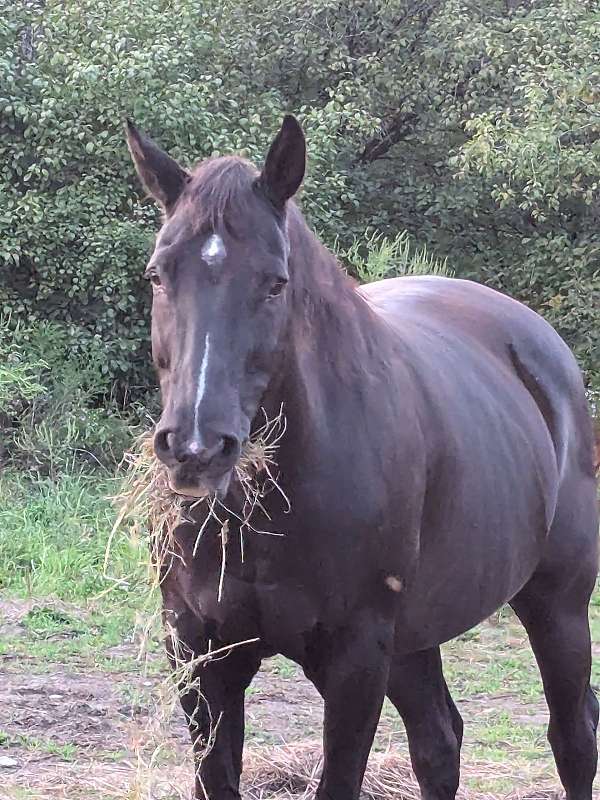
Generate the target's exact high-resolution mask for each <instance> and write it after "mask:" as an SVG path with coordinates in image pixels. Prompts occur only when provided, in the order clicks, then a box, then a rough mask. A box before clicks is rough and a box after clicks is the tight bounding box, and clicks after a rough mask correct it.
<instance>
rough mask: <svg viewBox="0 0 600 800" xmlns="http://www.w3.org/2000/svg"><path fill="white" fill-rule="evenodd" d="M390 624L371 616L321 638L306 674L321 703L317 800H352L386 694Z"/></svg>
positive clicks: (390, 635)
mask: <svg viewBox="0 0 600 800" xmlns="http://www.w3.org/2000/svg"><path fill="white" fill-rule="evenodd" d="M392 641H393V624H392V623H391V622H390V621H389V620H382V619H380V618H378V617H377V616H375V615H364V616H361V619H360V621H357V623H356V624H353V625H352V627H351V628H347V629H345V630H344V631H343V632H341V633H338V634H334V635H332V636H331V637H327V642H326V644H325V646H324V647H323V650H322V652H323V656H322V659H321V660H320V661H319V660H318V657H317V659H315V662H316V663H315V669H314V671H313V670H310V672H311V674H310V677H311V678H312V679H313V681H314V683H315V685H316V687H317V689H318V690H319V692H320V694H321V695H322V697H323V700H324V712H325V713H324V730H323V749H324V753H323V756H324V758H323V774H322V776H321V781H320V783H319V788H318V789H317V795H316V797H317V800H357V799H358V797H359V793H360V787H361V784H362V780H363V776H364V772H365V768H366V765H367V759H368V757H369V752H370V750H371V745H372V744H373V737H374V736H375V731H376V729H377V723H378V722H379V716H380V714H381V706H382V704H383V699H384V696H385V692H386V687H387V681H388V674H389V665H390V660H391V652H392Z"/></svg>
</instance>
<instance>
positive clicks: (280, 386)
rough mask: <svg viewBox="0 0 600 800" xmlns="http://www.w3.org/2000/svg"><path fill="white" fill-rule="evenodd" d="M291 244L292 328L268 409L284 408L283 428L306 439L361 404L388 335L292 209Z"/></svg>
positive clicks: (332, 259) (348, 279)
mask: <svg viewBox="0 0 600 800" xmlns="http://www.w3.org/2000/svg"><path fill="white" fill-rule="evenodd" d="M290 245H291V248H290V287H289V290H290V294H291V296H290V321H289V329H288V336H287V341H286V347H285V352H284V354H283V358H282V363H281V369H280V371H279V378H278V380H277V381H276V382H275V384H274V385H273V387H272V389H271V391H269V393H268V394H269V405H270V406H271V407H272V409H273V410H276V409H279V408H280V407H281V406H282V405H283V407H284V413H285V414H286V416H287V417H288V423H291V422H293V420H291V419H290V415H293V416H294V417H296V418H297V419H296V422H297V424H300V422H298V421H299V420H301V424H302V426H303V428H304V432H305V435H309V434H310V428H311V426H317V427H318V426H320V425H323V424H327V422H328V421H331V420H333V419H335V418H336V416H338V415H339V414H340V412H341V411H342V408H341V407H340V404H345V403H346V402H359V401H360V399H361V395H362V394H364V392H365V391H366V389H365V386H364V380H362V378H363V376H364V370H365V369H369V367H370V366H373V358H375V359H377V358H378V351H379V349H380V348H385V345H386V341H385V339H386V336H387V332H386V330H385V325H384V324H383V323H382V322H381V320H379V319H378V318H377V316H376V315H375V314H374V312H373V311H372V310H371V308H370V307H369V306H368V305H367V303H366V301H365V300H364V299H363V297H361V296H360V295H359V294H358V293H357V292H356V291H355V289H354V286H353V283H352V281H351V279H350V278H348V276H347V275H346V274H345V273H344V272H343V270H342V269H341V267H340V266H339V264H338V263H337V261H336V259H335V257H334V256H333V255H332V253H330V252H329V251H328V250H327V249H326V248H325V247H324V246H323V245H322V244H321V243H320V242H319V241H318V239H317V238H316V237H315V236H314V234H313V233H312V232H311V231H310V230H309V228H308V227H307V226H306V224H305V223H304V220H303V219H302V218H301V216H300V214H299V212H298V211H297V210H295V209H294V216H293V217H292V219H291V220H290Z"/></svg>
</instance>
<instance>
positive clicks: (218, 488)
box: [169, 469, 232, 500]
mask: <svg viewBox="0 0 600 800" xmlns="http://www.w3.org/2000/svg"><path fill="white" fill-rule="evenodd" d="M180 473H181V471H180V470H177V469H173V470H169V486H170V488H171V490H172V491H173V492H175V494H178V495H180V496H181V497H185V498H187V499H189V500H204V499H205V498H206V497H217V498H219V499H223V498H224V497H225V495H226V494H227V491H228V489H229V484H230V482H231V473H232V470H231V469H228V470H227V471H226V472H224V473H222V474H221V475H216V476H213V475H200V476H197V477H196V476H194V479H193V480H191V479H190V478H191V477H192V476H190V475H185V474H184V475H182V474H180Z"/></svg>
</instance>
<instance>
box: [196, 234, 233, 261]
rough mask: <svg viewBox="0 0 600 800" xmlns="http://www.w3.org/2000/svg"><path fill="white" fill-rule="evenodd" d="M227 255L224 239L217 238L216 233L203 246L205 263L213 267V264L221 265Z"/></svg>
mask: <svg viewBox="0 0 600 800" xmlns="http://www.w3.org/2000/svg"><path fill="white" fill-rule="evenodd" d="M226 255H227V250H226V249H225V244H224V242H223V239H221V237H220V236H217V234H216V233H213V234H211V236H209V237H208V239H207V240H206V241H205V242H204V244H203V246H202V258H203V259H204V261H206V263H207V264H208V265H209V266H212V265H213V264H219V263H220V262H221V261H223V259H224V258H225V256H226Z"/></svg>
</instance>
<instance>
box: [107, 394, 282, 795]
mask: <svg viewBox="0 0 600 800" xmlns="http://www.w3.org/2000/svg"><path fill="white" fill-rule="evenodd" d="M263 415H264V422H263V424H262V425H261V426H260V427H259V428H258V429H257V430H256V431H255V432H254V434H253V435H252V437H251V439H250V440H249V441H248V442H246V444H245V445H244V448H243V450H242V454H241V457H240V460H239V462H238V464H237V465H236V467H235V468H234V473H235V474H234V478H233V480H234V481H236V482H237V485H238V486H239V488H240V490H241V502H240V508H239V511H237V512H236V511H233V510H232V509H230V508H228V507H227V506H226V505H225V504H224V503H223V502H222V501H221V500H220V499H218V498H217V497H216V496H214V495H210V494H208V493H207V494H206V495H205V496H204V497H200V498H188V497H185V496H182V495H180V494H177V493H176V492H175V491H174V490H173V489H172V488H171V486H170V482H169V475H168V471H167V468H166V467H165V466H164V464H163V463H162V462H161V461H159V459H158V458H157V457H156V454H155V452H154V445H153V439H154V436H153V432H152V431H147V432H145V433H143V434H142V435H141V436H140V437H139V438H138V439H137V440H136V442H135V444H134V447H133V448H132V450H131V451H130V452H128V453H127V454H126V455H125V457H124V460H123V465H122V466H123V467H124V468H125V469H124V477H123V483H122V488H121V492H120V493H119V494H118V495H117V496H116V497H114V498H113V502H114V503H115V504H116V506H117V508H118V513H117V517H116V520H115V523H114V525H113V528H112V531H111V534H110V536H109V540H108V543H107V548H106V553H105V562H104V573H105V575H107V570H108V565H109V559H110V553H111V549H112V544H113V541H114V538H115V536H116V534H117V532H118V531H122V530H123V529H125V530H126V532H127V533H128V535H129V538H130V541H132V540H135V541H136V542H137V544H138V545H139V544H141V543H143V541H144V540H146V541H147V545H148V546H147V547H145V548H144V547H138V552H139V553H140V560H141V561H143V563H144V565H145V566H146V568H147V572H148V577H149V579H150V580H149V594H148V597H147V600H148V601H149V605H150V606H151V607H153V608H154V613H152V614H151V615H150V616H149V617H148V618H147V619H146V620H144V621H141V620H140V622H139V623H138V626H139V627H140V628H141V636H140V651H139V654H138V658H139V659H141V658H142V657H143V655H144V653H145V651H146V649H147V644H148V641H149V639H150V637H151V632H152V630H153V629H155V628H156V623H157V622H158V619H159V617H160V616H161V612H160V610H159V603H158V598H157V596H156V594H157V593H156V590H157V588H158V587H159V586H160V583H161V582H162V581H163V580H164V579H165V577H166V576H167V575H168V573H169V570H170V569H171V566H172V564H173V561H174V559H176V558H181V557H182V556H181V554H180V553H178V551H177V545H176V540H175V536H174V533H175V530H176V528H177V527H178V525H180V524H181V523H182V522H192V523H195V524H196V525H197V526H198V530H197V532H196V541H195V545H194V549H193V554H194V556H195V555H196V550H197V547H198V543H199V541H200V539H201V537H202V535H203V534H204V532H205V530H206V528H207V526H208V524H209V522H210V521H211V520H212V521H214V522H215V523H216V527H217V531H218V533H219V535H220V539H221V546H222V557H221V570H220V577H219V583H218V587H217V596H218V599H219V600H220V599H221V596H222V592H223V582H224V578H225V565H226V548H227V543H228V531H229V524H230V520H231V518H235V519H236V520H237V521H238V523H239V528H240V547H241V548H242V559H243V555H244V554H243V534H244V532H246V533H247V532H254V533H269V534H271V535H273V533H274V532H273V531H261V530H259V529H258V528H256V527H254V525H253V522H252V520H253V518H254V515H255V513H256V511H257V510H260V511H261V513H262V514H263V515H264V516H265V517H266V518H267V519H269V520H270V517H269V514H268V512H267V511H266V509H265V507H264V505H263V502H262V500H263V498H264V496H265V495H266V494H267V492H270V491H273V490H276V491H278V492H279V494H280V495H281V497H282V498H283V501H284V503H285V505H284V510H285V511H288V510H289V508H290V506H289V501H288V499H287V497H286V495H285V493H284V492H283V490H282V489H281V488H280V486H279V485H278V483H277V480H278V474H277V469H276V461H275V455H276V451H277V448H278V445H279V442H280V440H281V438H282V436H283V435H284V433H285V429H286V423H285V417H284V415H283V408H280V410H279V413H278V415H277V416H276V417H275V418H274V419H268V418H267V415H266V413H265V412H264V411H263ZM195 509H198V513H196V514H194V516H193V517H192V512H193V511H194V510H195ZM202 517H204V519H203V520H202ZM198 519H199V520H201V522H200V523H198V521H197V520H198ZM274 535H281V534H277V533H275V534H274ZM107 577H110V576H109V575H107ZM113 580H115V581H118V580H119V579H117V578H114V579H113ZM140 623H141V624H140ZM163 628H164V631H165V633H166V644H167V648H168V650H169V654H170V656H171V666H172V669H171V671H170V673H169V675H168V676H167V678H166V679H165V680H164V681H163V683H162V684H161V685H160V687H159V688H158V691H157V692H156V693H155V697H154V703H153V708H152V712H151V714H150V718H149V721H148V724H147V726H146V728H145V730H144V731H140V733H139V737H138V739H137V741H136V743H135V747H134V751H135V757H136V764H135V770H134V778H133V782H132V784H131V786H130V792H129V796H131V797H134V798H135V799H136V800H138V798H148V800H150V798H155V797H160V796H162V791H163V789H162V788H161V787H163V786H164V777H165V776H164V775H163V774H162V770H161V769H160V765H161V764H162V763H163V761H164V758H165V755H166V752H168V749H169V747H168V741H169V735H168V732H169V727H170V723H171V721H172V719H173V718H174V716H175V715H176V709H178V707H179V703H180V698H181V695H182V694H187V693H189V692H195V693H196V696H197V698H198V700H197V707H196V711H195V712H194V715H196V714H198V715H199V714H200V713H202V714H207V715H208V718H209V721H210V725H209V732H208V736H207V739H206V740H205V741H203V742H202V744H203V748H202V754H201V755H200V757H197V759H196V768H197V769H198V768H199V766H200V764H201V763H202V760H203V759H204V758H206V756H207V755H208V753H209V752H210V750H211V748H212V747H213V745H214V740H215V736H216V733H217V730H218V727H219V723H220V718H217V719H214V718H213V717H212V715H211V709H210V707H209V705H208V702H207V701H206V698H205V697H204V695H203V694H202V692H201V688H200V678H199V675H200V670H201V667H202V666H203V665H204V664H205V663H207V662H208V661H213V660H218V659H221V658H226V657H227V655H228V654H229V653H230V652H231V650H232V649H234V648H237V647H241V646H244V645H247V644H251V643H254V642H256V641H257V640H256V639H251V640H247V641H242V642H235V643H233V644H230V645H227V646H225V647H222V648H220V649H218V650H215V649H213V648H212V645H211V643H210V642H209V647H208V652H206V653H203V654H197V653H193V652H191V651H190V650H189V648H187V647H186V645H185V643H184V642H182V641H181V639H180V638H179V636H178V633H177V630H176V627H174V626H173V625H171V624H170V614H169V610H168V609H166V610H165V614H164V618H163ZM194 715H193V716H194Z"/></svg>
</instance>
